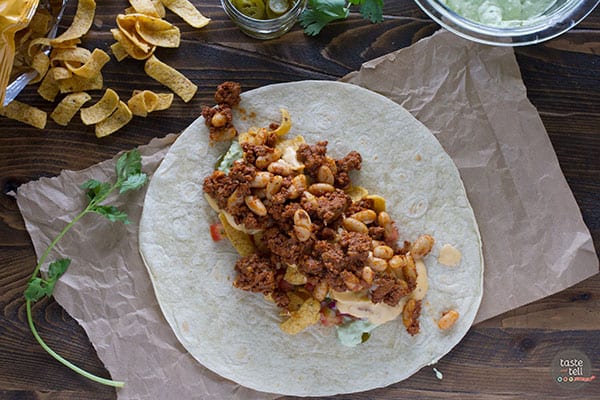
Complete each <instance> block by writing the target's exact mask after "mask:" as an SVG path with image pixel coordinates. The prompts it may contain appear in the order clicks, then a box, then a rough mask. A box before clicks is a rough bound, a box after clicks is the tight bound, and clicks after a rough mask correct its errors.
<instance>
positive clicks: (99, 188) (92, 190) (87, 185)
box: [81, 179, 111, 201]
mask: <svg viewBox="0 0 600 400" xmlns="http://www.w3.org/2000/svg"><path fill="white" fill-rule="evenodd" d="M81 188H82V189H87V191H86V193H85V194H86V195H87V198H88V200H89V201H93V200H96V199H103V198H104V197H106V195H108V193H109V192H110V190H111V186H110V183H106V182H100V181H98V180H96V179H90V180H88V181H86V182H84V183H83V185H81Z"/></svg>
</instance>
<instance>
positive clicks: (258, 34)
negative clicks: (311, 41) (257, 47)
mask: <svg viewBox="0 0 600 400" xmlns="http://www.w3.org/2000/svg"><path fill="white" fill-rule="evenodd" d="M306 1H307V0H297V1H296V2H295V3H294V5H293V6H292V8H290V9H289V10H288V11H286V13H285V14H283V15H281V16H279V17H277V18H271V19H256V18H252V17H249V16H247V15H245V14H243V13H242V12H240V11H239V10H238V9H237V8H236V7H235V6H234V5H233V4H232V2H231V0H221V5H222V6H223V10H225V13H227V15H228V16H229V18H231V20H232V21H233V22H234V23H235V24H236V25H237V26H238V28H240V30H241V31H242V32H244V33H245V34H246V35H248V36H251V37H253V38H256V39H274V38H276V37H279V36H281V35H283V34H284V33H286V32H287V31H289V30H290V29H291V28H292V26H294V24H295V23H296V20H297V19H298V17H299V16H300V14H302V11H304V8H305V7H306Z"/></svg>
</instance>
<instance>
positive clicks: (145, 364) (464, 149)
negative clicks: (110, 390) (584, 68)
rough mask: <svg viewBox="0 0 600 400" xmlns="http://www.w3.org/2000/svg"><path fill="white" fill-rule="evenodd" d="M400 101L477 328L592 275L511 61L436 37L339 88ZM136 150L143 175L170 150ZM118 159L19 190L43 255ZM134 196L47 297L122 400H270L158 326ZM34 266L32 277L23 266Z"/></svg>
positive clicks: (71, 251)
mask: <svg viewBox="0 0 600 400" xmlns="http://www.w3.org/2000/svg"><path fill="white" fill-rule="evenodd" d="M344 80H345V81H348V82H352V83H355V84H358V85H361V86H364V87H367V88H369V89H371V90H374V91H378V92H380V93H382V94H384V95H386V96H388V97H389V98H391V99H392V100H395V101H397V102H398V103H400V104H401V105H403V106H404V107H405V108H407V109H408V110H409V111H411V112H412V113H413V115H415V116H416V117H417V118H418V119H420V120H421V121H422V122H423V123H425V125H427V126H428V127H429V128H430V129H431V130H432V131H433V132H434V134H435V135H436V136H437V137H438V139H439V140H440V142H441V143H442V145H443V146H444V148H445V149H446V151H447V152H448V153H449V154H450V155H451V156H452V158H453V159H454V161H455V163H456V164H457V166H458V167H459V169H460V172H461V176H462V178H463V180H464V182H465V186H466V188H467V192H468V195H469V198H470V200H471V203H472V205H473V208H474V210H475V215H476V216H477V219H478V223H479V226H480V230H481V234H482V239H483V243H484V257H485V261H486V270H485V279H484V281H485V283H484V285H485V288H484V298H483V302H482V305H481V309H480V312H479V314H478V317H477V320H478V321H481V320H483V319H486V318H489V317H492V316H494V315H497V314H500V313H502V312H504V311H507V310H510V309H512V308H515V307H518V306H520V305H523V304H525V303H528V302H531V301H533V300H536V299H539V298H541V297H544V296H547V295H549V294H552V293H555V292H557V291H560V290H562V289H564V288H566V287H569V286H571V285H573V284H575V283H577V282H579V281H581V280H583V279H585V278H587V277H589V276H591V275H593V274H595V273H597V272H598V259H597V256H596V254H595V252H594V247H593V243H592V239H591V236H590V234H589V231H588V230H587V228H586V226H585V225H584V223H583V221H582V218H581V214H580V212H579V209H578V207H577V204H576V203H575V200H574V198H573V196H572V194H571V192H570V190H569V188H568V186H567V184H566V181H565V179H564V177H563V175H562V173H561V171H560V168H559V165H558V162H557V159H556V156H555V154H554V151H553V149H552V146H551V143H550V141H549V139H548V136H547V134H546V132H545V129H544V127H543V125H542V123H541V120H540V118H539V115H538V114H537V112H536V110H535V109H534V107H533V106H532V105H531V104H530V103H529V101H528V100H527V98H526V91H525V87H524V86H523V83H522V80H521V77H520V73H519V69H518V66H517V63H516V61H515V57H514V54H513V51H512V50H511V49H507V48H495V47H489V46H483V45H478V44H474V43H471V42H468V41H466V40H463V39H460V38H458V37H456V36H454V35H451V34H449V33H448V32H444V31H442V32H439V33H437V34H435V35H434V36H432V37H431V38H427V39H424V40H421V41H420V42H418V43H416V44H415V45H413V46H411V47H409V48H406V49H402V50H399V51H397V52H395V53H392V54H389V55H387V56H385V57H382V58H379V59H377V60H373V61H371V62H368V63H366V64H364V65H363V67H362V68H361V70H360V71H358V72H356V73H352V74H350V75H348V76H346V77H344ZM175 138H176V136H175V135H169V136H167V137H165V138H163V139H155V140H153V141H152V142H150V144H149V145H146V146H142V147H140V151H141V152H142V155H143V165H144V171H145V172H147V173H149V174H152V172H153V171H154V170H155V169H156V168H157V166H158V165H159V163H160V161H161V160H162V157H163V156H164V154H165V153H166V151H167V150H168V148H169V145H170V144H171V143H172V142H173V141H174V140H175ZM114 164H115V159H113V160H108V161H105V162H102V163H100V164H97V165H94V166H92V167H90V168H88V169H86V170H83V171H79V172H73V171H64V172H63V173H61V174H60V175H59V176H58V177H55V178H43V179H40V180H39V181H35V182H30V183H27V184H25V185H22V186H21V187H19V189H18V193H17V202H18V205H19V208H20V210H21V213H22V215H23V218H24V220H25V223H26V226H27V229H28V231H29V233H30V235H31V238H32V241H33V244H34V247H35V251H36V253H37V254H38V255H40V254H41V253H42V252H43V251H44V249H45V248H46V246H47V245H48V244H49V243H50V241H51V240H52V238H53V237H55V236H56V235H57V234H58V232H59V231H60V229H62V227H63V226H64V225H65V224H66V223H67V222H68V221H70V220H71V219H72V218H73V217H74V216H75V215H76V214H77V213H78V212H79V211H80V210H81V209H82V208H83V207H84V206H85V195H84V193H83V191H82V190H81V189H80V188H79V185H80V184H81V183H83V182H84V181H85V180H87V179H90V178H92V177H93V178H95V179H100V180H102V179H110V177H111V176H112V174H113V170H114ZM143 200H144V191H143V190H142V191H140V192H133V193H129V194H128V195H126V196H123V197H121V198H118V199H117V200H116V202H115V205H117V206H118V207H120V208H123V209H125V210H126V211H127V212H128V215H129V218H130V220H131V221H132V223H131V224H130V225H123V224H116V223H115V224H113V223H109V222H108V221H106V220H105V219H104V218H103V217H100V216H96V215H87V216H86V217H84V218H83V219H81V220H80V221H79V222H78V223H77V224H76V225H75V226H74V228H73V229H72V230H71V231H70V232H69V234H67V235H66V236H65V237H64V238H63V239H62V240H61V241H60V242H59V245H58V247H57V249H56V252H55V254H54V255H53V256H54V257H53V258H59V257H61V256H64V257H69V258H71V259H72V264H71V266H70V267H69V270H68V272H67V273H66V274H65V275H64V276H63V277H62V278H61V280H60V281H59V283H58V284H57V285H56V289H55V298H56V300H57V301H58V302H59V303H60V304H61V305H62V306H63V307H64V308H65V310H66V311H67V312H68V313H69V314H70V315H72V316H73V317H74V318H75V319H76V320H77V321H78V322H79V323H80V324H81V325H82V326H83V328H84V329H85V331H86V332H87V334H88V336H89V338H90V340H91V342H92V344H93V345H94V347H95V348H96V351H97V353H98V356H99V357H100V359H101V360H102V361H103V363H104V364H105V366H106V368H107V369H108V371H109V372H110V374H111V376H112V377H113V378H114V379H119V380H124V381H126V382H127V384H126V385H125V387H124V388H122V389H118V390H117V394H118V398H119V399H192V398H193V399H196V398H202V399H225V398H227V399H270V398H274V397H276V396H274V395H271V394H265V393H259V392H255V391H252V390H250V389H246V388H243V387H241V386H239V385H237V384H234V383H232V382H230V381H228V380H225V379H223V378H221V377H219V376H217V375H215V374H213V373H212V372H210V371H208V370H207V369H205V368H204V367H202V366H201V365H199V364H198V363H197V362H196V361H195V360H194V359H193V358H192V357H191V356H190V355H189V354H187V352H186V351H185V350H184V349H183V347H182V346H181V345H180V344H179V343H178V341H177V340H176V338H175V336H174V334H173V333H172V331H171V329H170V328H169V326H168V324H167V323H166V321H165V320H164V318H163V316H162V314H161V312H160V308H159V306H158V304H157V302H156V298H155V297H154V293H153V290H152V285H151V283H150V280H149V277H148V275H147V272H146V269H145V267H144V265H143V263H142V261H141V259H140V256H139V253H138V242H137V237H138V235H137V227H138V222H139V217H140V214H141V209H142V205H143ZM32 268H33V266H32Z"/></svg>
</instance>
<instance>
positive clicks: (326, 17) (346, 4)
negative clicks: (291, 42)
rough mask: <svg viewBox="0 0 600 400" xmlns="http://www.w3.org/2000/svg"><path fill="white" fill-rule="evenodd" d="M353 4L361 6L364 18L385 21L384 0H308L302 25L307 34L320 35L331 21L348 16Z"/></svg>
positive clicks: (301, 16)
mask: <svg viewBox="0 0 600 400" xmlns="http://www.w3.org/2000/svg"><path fill="white" fill-rule="evenodd" d="M352 5H354V6H358V7H359V10H360V14H361V15H362V17H363V18H365V19H368V20H369V21H371V22H373V23H375V22H382V21H383V0H348V1H346V0H308V6H307V7H306V9H305V10H304V11H303V12H302V14H301V15H300V25H302V27H303V28H304V32H305V33H306V34H307V35H310V36H315V35H318V34H319V32H321V29H323V27H324V26H325V25H327V24H328V23H330V22H331V21H335V20H338V19H346V18H348V15H349V14H350V6H352Z"/></svg>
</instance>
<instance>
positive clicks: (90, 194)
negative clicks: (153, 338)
mask: <svg viewBox="0 0 600 400" xmlns="http://www.w3.org/2000/svg"><path fill="white" fill-rule="evenodd" d="M141 170H142V158H141V156H140V153H139V152H138V151H137V150H133V151H130V152H127V153H124V154H123V155H122V156H121V157H119V160H118V161H117V165H116V168H115V172H116V181H115V182H114V183H110V182H100V181H98V180H96V179H90V180H88V181H86V182H84V183H83V184H82V185H81V188H82V189H85V190H86V196H87V199H88V205H87V206H86V207H85V208H84V209H83V211H81V212H80V213H79V214H78V215H77V216H75V218H73V220H72V221H71V222H69V223H68V224H67V225H66V226H65V227H64V228H63V230H62V231H61V232H60V233H59V234H58V236H56V238H54V240H53V241H52V243H50V245H49V246H48V248H47V249H46V251H44V253H43V254H42V256H41V257H40V260H39V261H38V264H37V265H36V267H35V270H34V271H33V274H32V275H31V278H30V279H29V283H28V284H27V288H26V289H25V292H24V296H25V302H26V306H27V322H28V324H29V328H30V329H31V332H32V333H33V336H34V337H35V339H36V340H37V341H38V343H39V344H40V345H41V346H42V348H43V349H44V350H46V351H47V352H48V354H50V355H51V356H52V357H54V358H55V359H56V360H57V361H59V362H60V363H61V364H63V365H65V366H67V367H69V368H70V369H72V370H73V371H75V372H77V373H79V374H81V375H83V376H85V377H86V378H88V379H91V380H93V381H95V382H98V383H102V384H104V385H108V386H114V387H122V386H123V385H124V382H119V381H113V380H110V379H105V378H100V377H98V376H96V375H94V374H91V373H89V372H87V371H85V370H83V369H81V368H79V367H77V366H76V365H74V364H72V363H71V362H69V361H67V360H66V359H64V358H63V357H62V356H61V355H59V354H57V353H56V352H55V351H54V350H52V349H51V348H50V347H48V345H47V344H46V343H45V342H44V341H43V340H42V338H41V337H40V335H39V334H38V332H37V330H36V328H35V325H34V324H33V317H32V313H31V305H32V304H33V303H35V302H36V301H38V300H40V299H41V298H43V297H44V296H47V297H51V296H52V293H53V292H54V286H55V284H56V282H57V281H58V280H59V279H60V277H61V276H62V275H63V274H64V273H65V272H66V271H67V268H68V267H69V265H70V264H71V260H70V259H68V258H62V259H59V260H56V261H53V262H51V263H50V264H49V265H48V274H47V278H45V279H44V278H43V277H41V276H39V275H40V268H41V267H42V265H43V264H44V262H45V261H46V258H48V255H49V254H50V252H51V251H52V249H54V247H55V246H56V244H57V243H58V241H59V240H60V239H61V238H62V237H63V236H64V235H65V234H66V233H67V232H68V231H69V229H71V227H73V225H75V223H76V222H77V221H79V220H80V219H81V218H82V217H83V216H84V215H86V214H88V213H96V214H100V215H102V216H104V217H106V218H107V219H108V220H109V221H111V222H116V221H121V222H123V223H129V220H128V219H127V213H125V212H124V211H121V210H119V209H118V208H117V207H115V206H113V205H107V204H101V203H102V202H103V201H105V200H106V199H107V198H108V196H109V195H110V194H111V193H113V192H114V191H117V193H118V194H121V193H125V192H127V191H129V190H136V189H139V188H141V187H142V186H143V185H144V184H145V183H146V181H147V180H148V178H147V176H146V174H144V173H143V172H142V171H141Z"/></svg>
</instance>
